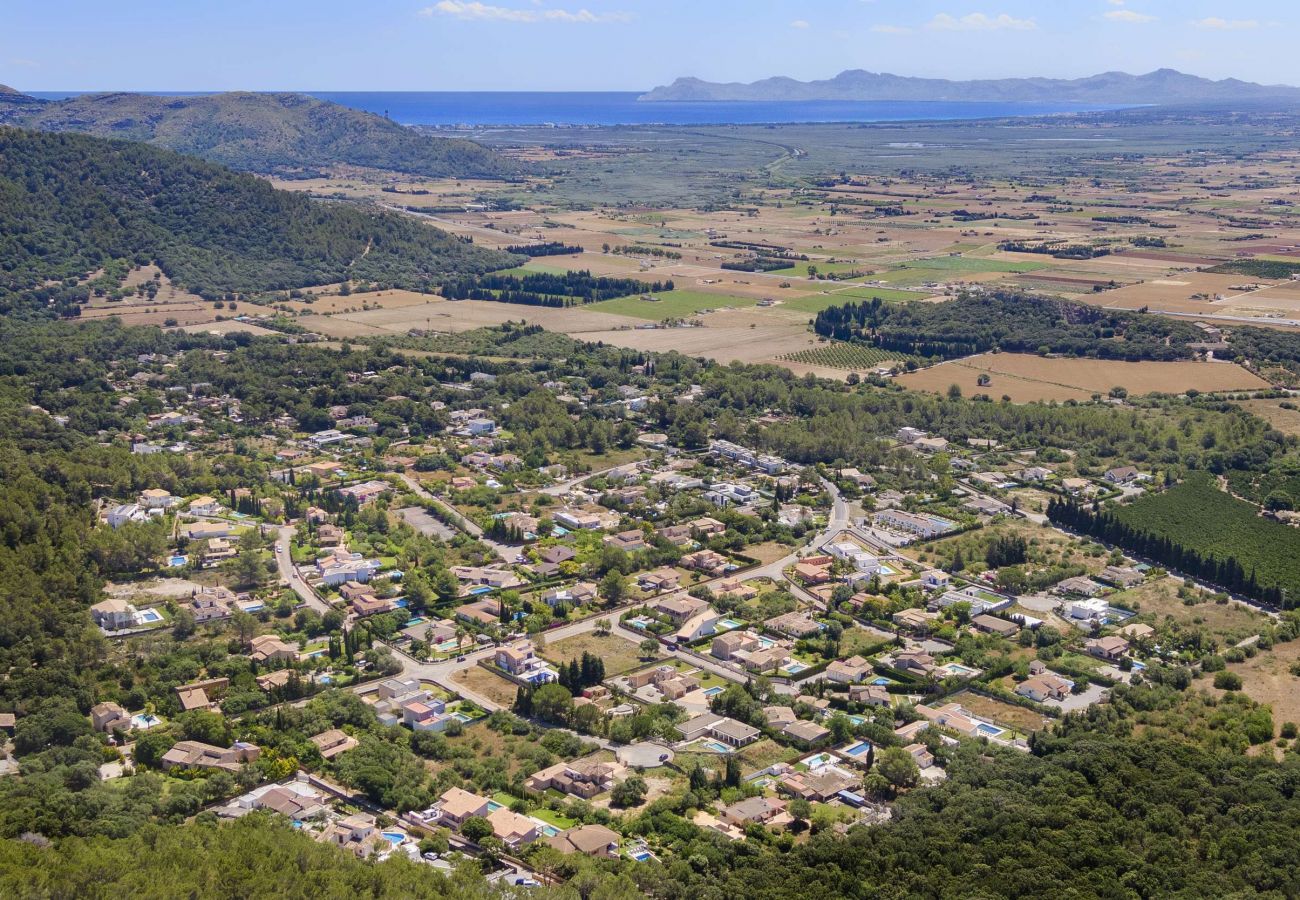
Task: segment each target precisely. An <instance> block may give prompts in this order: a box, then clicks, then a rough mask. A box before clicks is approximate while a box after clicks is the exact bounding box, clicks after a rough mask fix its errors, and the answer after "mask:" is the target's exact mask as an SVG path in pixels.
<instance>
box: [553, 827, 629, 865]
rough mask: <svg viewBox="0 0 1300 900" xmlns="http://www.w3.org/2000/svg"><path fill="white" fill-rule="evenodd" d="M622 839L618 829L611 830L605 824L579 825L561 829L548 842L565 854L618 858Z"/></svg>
mask: <svg viewBox="0 0 1300 900" xmlns="http://www.w3.org/2000/svg"><path fill="white" fill-rule="evenodd" d="M621 840H622V837H621V836H620V835H619V833H618V832H617V831H611V830H610V829H608V828H606V827H605V826H604V825H579V826H578V827H576V828H570V829H568V830H566V831H561V832H560V833H559V834H557V835H556V836H555V837H553V838H550V839H548V840H547V843H548V844H550V845H551V846H552V847H554V848H555V849H556V850H558V851H560V852H561V853H563V854H564V855H565V856H568V855H570V854H573V853H581V854H582V855H583V856H594V857H596V858H598V859H617V858H618V848H619V842H620V841H621Z"/></svg>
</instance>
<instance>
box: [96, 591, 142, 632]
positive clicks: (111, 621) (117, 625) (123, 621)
mask: <svg viewBox="0 0 1300 900" xmlns="http://www.w3.org/2000/svg"><path fill="white" fill-rule="evenodd" d="M136 615H137V613H136V608H135V607H134V606H132V605H131V604H130V603H127V602H126V601H125V600H123V599H122V598H121V597H110V598H108V599H107V600H101V601H100V602H98V603H96V604H95V605H94V606H92V607H91V608H90V616H91V618H92V619H94V620H95V624H96V625H98V626H99V627H100V628H102V629H104V630H105V631H121V630H123V629H125V628H131V627H132V626H134V625H135V624H136Z"/></svg>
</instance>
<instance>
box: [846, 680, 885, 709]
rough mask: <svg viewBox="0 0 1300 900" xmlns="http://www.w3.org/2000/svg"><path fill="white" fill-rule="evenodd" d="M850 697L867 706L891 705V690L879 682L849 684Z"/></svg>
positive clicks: (855, 701)
mask: <svg viewBox="0 0 1300 900" xmlns="http://www.w3.org/2000/svg"><path fill="white" fill-rule="evenodd" d="M849 699H850V700H852V701H853V702H854V703H863V704H866V705H867V706H889V705H890V699H889V691H888V690H887V689H886V688H885V687H884V686H883V685H879V684H854V685H850V686H849Z"/></svg>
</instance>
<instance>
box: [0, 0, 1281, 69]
mask: <svg viewBox="0 0 1300 900" xmlns="http://www.w3.org/2000/svg"><path fill="white" fill-rule="evenodd" d="M0 23H3V24H2V25H0V83H5V84H10V85H13V86H15V87H18V88H20V89H27V90H151V89H152V90H231V89H248V90H272V89H285V90H641V89H647V88H650V87H653V86H654V85H656V84H662V83H666V82H668V81H671V80H672V79H673V78H675V77H677V76H679V75H698V76H700V77H703V78H706V79H709V80H717V81H750V80H753V79H756V78H762V77H765V76H768V75H790V76H793V77H796V78H800V79H809V78H825V77H829V76H831V75H834V74H835V73H836V72H839V71H841V70H843V69H850V68H861V69H870V70H872V71H887V72H894V73H896V74H900V75H925V76H933V77H947V78H982V77H1009V76H1027V75H1044V76H1052V77H1077V76H1082V75H1090V74H1094V73H1097V72H1101V71H1106V70H1111V69H1120V70H1124V71H1129V72H1135V73H1136V72H1145V71H1150V70H1152V69H1156V68H1160V67H1164V66H1168V67H1171V68H1176V69H1180V70H1183V71H1187V72H1192V73H1195V74H1198V75H1205V76H1209V77H1214V78H1223V77H1229V76H1233V77H1238V78H1243V79H1246V80H1250V81H1262V82H1267V83H1292V84H1298V83H1300V67H1297V66H1296V64H1295V59H1296V54H1297V45H1298V41H1297V38H1300V4H1297V3H1295V0H407V2H403V0H367V2H363V3H359V2H356V0H310V2H308V0H256V2H253V0H114V2H111V3H105V2H103V0H93V2H91V0H42V2H40V3H34V2H26V0H0Z"/></svg>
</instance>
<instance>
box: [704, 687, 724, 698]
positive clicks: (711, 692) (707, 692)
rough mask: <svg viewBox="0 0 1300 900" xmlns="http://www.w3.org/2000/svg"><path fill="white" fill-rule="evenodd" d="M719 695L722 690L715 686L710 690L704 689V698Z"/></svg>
mask: <svg viewBox="0 0 1300 900" xmlns="http://www.w3.org/2000/svg"><path fill="white" fill-rule="evenodd" d="M721 693H722V688H720V687H718V686H717V685H714V686H713V687H711V688H705V689H704V696H706V697H716V696H717V695H718V694H721Z"/></svg>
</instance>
